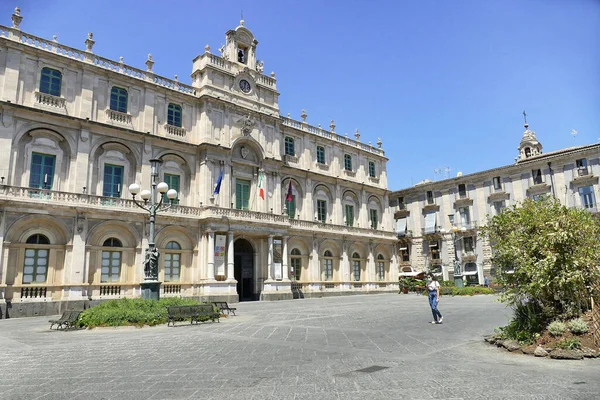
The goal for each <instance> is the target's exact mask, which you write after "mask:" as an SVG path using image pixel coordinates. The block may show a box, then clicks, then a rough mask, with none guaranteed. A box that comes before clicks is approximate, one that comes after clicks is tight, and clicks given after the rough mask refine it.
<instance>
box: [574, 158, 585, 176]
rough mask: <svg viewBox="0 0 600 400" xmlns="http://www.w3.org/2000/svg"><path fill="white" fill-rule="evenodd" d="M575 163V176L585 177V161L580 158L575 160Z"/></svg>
mask: <svg viewBox="0 0 600 400" xmlns="http://www.w3.org/2000/svg"><path fill="white" fill-rule="evenodd" d="M575 163H576V164H577V174H578V175H579V176H585V175H587V174H588V165H587V159H585V158H581V159H579V160H576V161H575Z"/></svg>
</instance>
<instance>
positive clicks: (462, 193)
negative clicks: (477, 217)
mask: <svg viewBox="0 0 600 400" xmlns="http://www.w3.org/2000/svg"><path fill="white" fill-rule="evenodd" d="M458 197H460V198H461V199H464V198H465V197H467V185H465V184H464V183H461V184H460V185H458Z"/></svg>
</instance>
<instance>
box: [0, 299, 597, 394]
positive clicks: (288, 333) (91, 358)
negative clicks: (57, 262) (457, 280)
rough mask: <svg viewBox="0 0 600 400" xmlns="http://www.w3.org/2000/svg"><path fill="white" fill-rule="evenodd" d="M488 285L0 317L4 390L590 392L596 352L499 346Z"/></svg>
mask: <svg viewBox="0 0 600 400" xmlns="http://www.w3.org/2000/svg"><path fill="white" fill-rule="evenodd" d="M495 299H496V298H495V297H494V296H476V297H449V296H448V297H443V298H442V300H441V302H440V309H441V311H442V312H443V313H444V324H442V325H432V324H430V323H429V322H430V321H431V313H430V311H429V307H428V304H427V299H426V298H425V297H421V296H416V295H414V294H409V295H395V294H385V295H367V296H348V297H334V298H323V299H302V300H289V301H279V302H255V303H241V304H237V307H238V316H236V317H230V318H224V319H222V322H221V323H205V324H202V325H199V326H190V325H188V324H183V323H179V325H178V326H177V327H175V328H167V327H166V326H159V327H154V328H143V329H138V328H129V327H125V328H102V329H94V330H80V331H72V332H55V331H50V330H49V329H48V327H49V324H48V323H47V320H48V317H39V318H38V317H36V318H21V319H9V320H0V346H1V348H2V355H3V365H4V367H3V370H2V372H1V373H0V398H2V399H90V400H93V399H149V398H152V399H284V400H285V399H318V400H326V399H369V400H374V399H432V398H433V399H598V398H600V360H583V361H556V360H550V359H538V358H534V357H530V356H525V355H515V354H509V353H507V352H505V351H502V350H499V349H497V348H495V347H492V346H489V345H487V344H485V343H484V342H483V340H482V336H483V335H484V334H488V333H491V332H492V331H493V328H494V327H495V326H500V325H503V324H505V323H506V321H507V319H508V317H509V314H510V313H509V312H508V310H507V309H505V308H504V306H503V305H502V304H499V303H497V302H495Z"/></svg>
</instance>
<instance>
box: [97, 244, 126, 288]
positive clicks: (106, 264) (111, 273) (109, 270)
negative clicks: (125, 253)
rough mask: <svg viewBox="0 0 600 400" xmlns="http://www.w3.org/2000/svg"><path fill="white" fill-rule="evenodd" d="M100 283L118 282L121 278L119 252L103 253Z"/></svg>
mask: <svg viewBox="0 0 600 400" xmlns="http://www.w3.org/2000/svg"><path fill="white" fill-rule="evenodd" d="M100 272H101V277H100V282H102V283H109V282H119V277H120V276H121V252H120V251H103V252H102V266H101V270H100Z"/></svg>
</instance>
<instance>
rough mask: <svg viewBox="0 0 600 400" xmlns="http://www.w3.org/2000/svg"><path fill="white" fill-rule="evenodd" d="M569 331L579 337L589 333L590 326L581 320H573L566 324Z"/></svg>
mask: <svg viewBox="0 0 600 400" xmlns="http://www.w3.org/2000/svg"><path fill="white" fill-rule="evenodd" d="M567 326H568V327H569V330H570V331H571V332H572V333H574V334H575V335H581V334H584V333H588V332H589V331H590V326H589V325H588V324H587V322H585V321H584V320H583V318H575V319H572V320H570V321H569V322H568V323H567Z"/></svg>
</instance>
